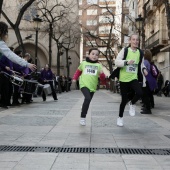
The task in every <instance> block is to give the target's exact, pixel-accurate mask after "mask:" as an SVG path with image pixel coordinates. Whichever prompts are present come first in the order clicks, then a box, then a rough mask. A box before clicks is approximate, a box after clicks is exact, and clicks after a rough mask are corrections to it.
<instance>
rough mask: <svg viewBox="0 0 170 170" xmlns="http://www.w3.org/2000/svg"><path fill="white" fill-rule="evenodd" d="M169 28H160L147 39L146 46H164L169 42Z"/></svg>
mask: <svg viewBox="0 0 170 170" xmlns="http://www.w3.org/2000/svg"><path fill="white" fill-rule="evenodd" d="M167 37H168V36H167V30H159V31H157V32H155V33H154V34H153V35H152V36H151V37H149V38H148V39H147V40H146V41H145V48H149V49H151V48H153V47H155V46H159V47H163V46H164V45H167V44H168V38H167Z"/></svg>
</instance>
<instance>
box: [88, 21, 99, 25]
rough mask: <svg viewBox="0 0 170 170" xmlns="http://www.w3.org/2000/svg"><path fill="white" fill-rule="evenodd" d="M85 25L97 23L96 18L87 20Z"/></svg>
mask: <svg viewBox="0 0 170 170" xmlns="http://www.w3.org/2000/svg"><path fill="white" fill-rule="evenodd" d="M87 25H97V20H87Z"/></svg>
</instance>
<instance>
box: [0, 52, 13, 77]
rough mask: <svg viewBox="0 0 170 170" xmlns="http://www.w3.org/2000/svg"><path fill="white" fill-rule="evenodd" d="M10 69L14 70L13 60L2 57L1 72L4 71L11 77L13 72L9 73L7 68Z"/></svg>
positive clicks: (0, 62) (0, 61) (0, 60)
mask: <svg viewBox="0 0 170 170" xmlns="http://www.w3.org/2000/svg"><path fill="white" fill-rule="evenodd" d="M6 66H7V67H9V68H10V69H11V70H13V63H12V61H11V60H9V59H8V58H7V57H6V56H4V55H3V56H2V57H1V59H0V67H1V71H4V72H6V73H8V74H9V75H11V74H12V71H7V70H6V68H5V67H6Z"/></svg>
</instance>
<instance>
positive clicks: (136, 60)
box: [0, 22, 157, 126]
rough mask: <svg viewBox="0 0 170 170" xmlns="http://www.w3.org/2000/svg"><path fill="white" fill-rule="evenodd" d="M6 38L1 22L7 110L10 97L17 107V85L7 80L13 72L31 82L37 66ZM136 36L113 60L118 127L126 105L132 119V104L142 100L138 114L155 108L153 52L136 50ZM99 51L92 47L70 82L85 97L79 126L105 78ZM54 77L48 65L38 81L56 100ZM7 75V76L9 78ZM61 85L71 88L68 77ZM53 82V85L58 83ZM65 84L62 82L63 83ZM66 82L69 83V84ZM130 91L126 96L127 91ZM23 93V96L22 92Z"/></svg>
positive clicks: (1, 78)
mask: <svg viewBox="0 0 170 170" xmlns="http://www.w3.org/2000/svg"><path fill="white" fill-rule="evenodd" d="M7 35H8V26H7V25H6V24H5V23H4V22H0V68H1V73H0V94H1V107H5V108H8V106H10V105H11V103H10V101H11V96H12V94H13V103H12V104H13V105H18V104H20V103H19V101H18V98H19V90H20V86H17V85H15V84H14V85H12V83H11V81H10V79H9V77H10V76H11V75H13V74H15V73H19V74H20V77H23V79H29V80H30V79H31V78H32V77H31V73H32V72H34V71H35V70H36V66H35V65H34V64H31V63H30V62H31V57H30V54H28V53H26V54H24V56H23V58H22V57H19V55H20V54H18V53H16V54H15V53H14V52H13V51H12V50H10V49H9V48H8V47H7V45H6V44H5V41H6V39H7ZM138 44H139V37H138V35H137V34H132V35H131V36H130V38H129V47H126V48H123V49H122V50H121V51H120V52H119V54H118V56H117V58H116V60H115V65H116V66H117V67H120V73H119V83H120V91H121V103H120V108H119V116H118V118H117V125H118V126H123V114H124V109H125V106H126V104H127V103H128V102H129V114H130V116H135V103H136V102H137V101H138V100H139V99H142V102H143V106H142V110H141V114H151V108H154V98H153V93H154V90H155V89H156V88H157V79H156V77H154V76H153V74H152V70H151V65H154V64H153V63H152V53H151V52H150V50H145V51H144V52H143V51H142V50H141V49H139V48H138ZM98 57H99V50H98V49H97V48H91V49H90V50H89V54H88V56H87V57H86V61H83V62H82V63H81V64H80V66H79V67H78V69H77V70H76V72H75V74H74V76H73V79H72V81H73V82H77V80H78V79H79V88H80V89H81V91H82V93H83V95H84V102H83V105H82V110H81V116H80V124H81V125H83V126H84V125H86V116H87V112H88V108H89V105H90V102H91V100H92V98H93V95H94V93H95V92H96V90H97V85H98V79H99V78H100V80H101V81H103V80H104V79H105V78H106V76H105V74H104V73H103V71H102V65H101V64H100V63H99V62H98ZM53 75H54V74H53V73H52V71H51V69H50V68H49V66H48V64H46V65H45V67H44V68H43V69H42V70H41V76H40V78H39V79H38V80H37V81H38V83H41V84H42V85H45V84H49V85H50V87H51V90H52V96H53V98H54V100H55V101H56V100H58V98H57V95H56V91H55V89H54V83H53V81H52V80H53V79H54V76H53ZM8 76H9V77H8ZM57 81H58V82H60V85H59V86H60V87H59V88H60V89H61V91H64V90H65V89H66V84H67V90H69V89H70V86H71V82H72V81H71V78H70V79H69V80H66V79H64V78H63V77H58V78H57ZM57 81H56V82H57ZM66 81H67V83H66V84H65V83H63V82H66ZM68 82H69V83H68ZM130 91H131V92H132V93H131V94H132V95H131V97H129V92H130ZM23 94H24V93H23ZM42 98H43V101H45V100H46V95H45V93H44V91H43V92H42ZM31 100H32V94H31V95H29V94H24V95H23V100H22V102H23V103H24V102H28V103H29V102H30V101H31Z"/></svg>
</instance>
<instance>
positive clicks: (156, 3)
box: [153, 0, 164, 6]
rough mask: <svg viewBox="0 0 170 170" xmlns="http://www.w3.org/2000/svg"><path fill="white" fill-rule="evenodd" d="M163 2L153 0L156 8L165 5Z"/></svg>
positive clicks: (161, 0)
mask: <svg viewBox="0 0 170 170" xmlns="http://www.w3.org/2000/svg"><path fill="white" fill-rule="evenodd" d="M163 1H164V0H153V5H154V6H160V5H162V4H163Z"/></svg>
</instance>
